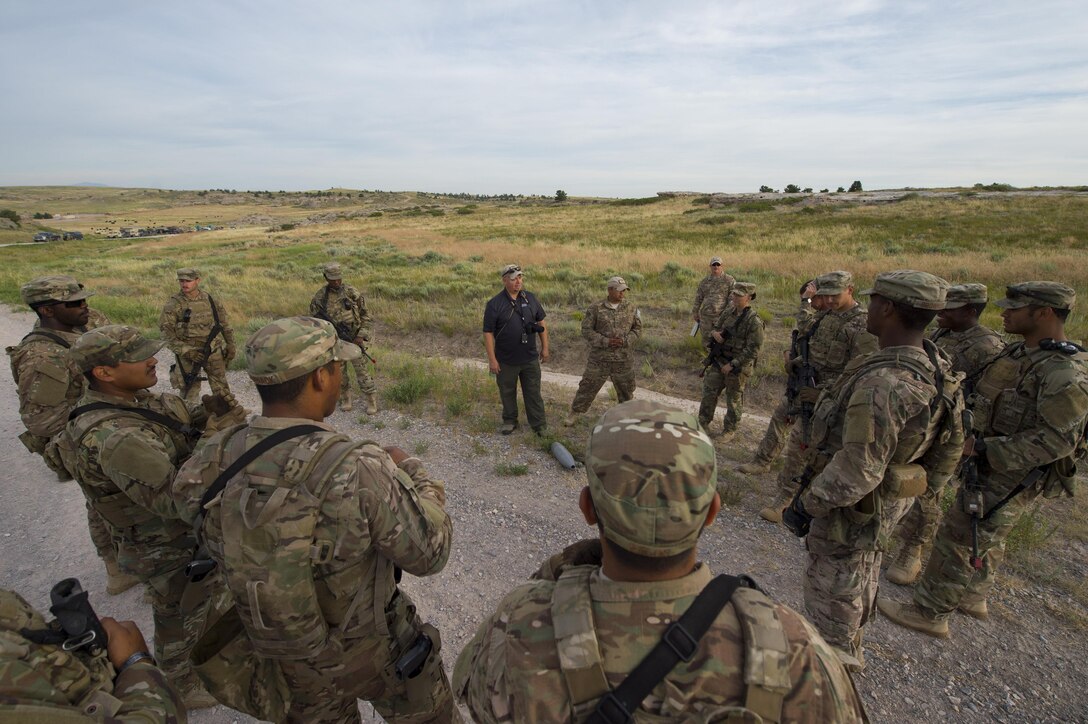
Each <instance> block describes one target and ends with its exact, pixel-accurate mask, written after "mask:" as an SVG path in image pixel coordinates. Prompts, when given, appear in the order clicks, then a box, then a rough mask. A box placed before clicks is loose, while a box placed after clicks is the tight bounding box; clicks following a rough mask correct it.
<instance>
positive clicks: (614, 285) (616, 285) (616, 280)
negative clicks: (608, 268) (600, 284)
mask: <svg viewBox="0 0 1088 724" xmlns="http://www.w3.org/2000/svg"><path fill="white" fill-rule="evenodd" d="M608 288H609V289H619V290H620V291H621V292H622V291H624V290H625V289H630V287H629V286H627V282H625V281H624V280H623V277H612V278H611V279H609V280H608Z"/></svg>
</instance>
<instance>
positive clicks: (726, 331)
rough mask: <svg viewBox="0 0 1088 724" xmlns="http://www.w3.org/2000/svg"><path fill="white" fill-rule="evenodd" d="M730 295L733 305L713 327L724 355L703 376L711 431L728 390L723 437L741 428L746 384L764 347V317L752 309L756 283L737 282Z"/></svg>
mask: <svg viewBox="0 0 1088 724" xmlns="http://www.w3.org/2000/svg"><path fill="white" fill-rule="evenodd" d="M730 296H731V297H732V304H730V305H728V306H727V307H726V308H725V309H723V310H722V313H721V314H720V315H718V318H717V319H716V320H715V321H714V324H713V325H712V327H711V332H710V336H711V338H712V339H713V340H714V341H715V342H718V343H720V344H721V345H722V347H721V356H720V357H719V358H717V359H715V360H713V361H712V362H711V364H710V366H709V367H708V368H707V369H706V372H705V373H704V375H703V399H702V402H701V403H700V404H699V424H700V425H702V426H703V428H704V429H705V430H707V432H709V431H710V423H711V421H712V420H713V419H714V412H715V411H716V410H717V407H718V398H719V397H720V396H721V394H722V392H723V391H724V392H725V417H724V418H723V419H722V432H721V434H722V436H723V437H724V436H730V435H732V434H734V433H735V432H736V431H737V425H739V424H740V418H741V415H742V414H743V413H744V387H745V385H746V384H747V383H748V378H749V377H750V376H751V374H752V371H753V370H754V369H755V367H756V361H757V360H758V359H759V350H760V349H762V347H763V320H762V319H760V318H759V315H758V314H756V313H755V310H753V309H752V300H753V299H755V298H756V285H755V284H752V283H751V282H735V283H734V284H733V291H732V292H731V293H730Z"/></svg>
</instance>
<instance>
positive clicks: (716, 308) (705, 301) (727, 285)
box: [691, 257, 737, 347]
mask: <svg viewBox="0 0 1088 724" xmlns="http://www.w3.org/2000/svg"><path fill="white" fill-rule="evenodd" d="M715 261H716V262H718V263H719V264H721V262H722V260H721V259H720V258H719V257H714V258H713V259H711V260H710V263H711V265H713V264H714V262H715ZM736 281H737V280H736V279H734V278H733V277H731V276H729V275H728V274H726V273H725V272H722V274H721V276H714V274H707V275H706V276H705V277H703V280H702V281H701V282H699V287H698V288H697V289H696V290H695V303H694V304H692V305H691V314H692V316H694V317H697V318H698V321H699V329H700V330H701V332H702V338H703V346H704V347H706V346H707V344H709V343H710V333H711V332H712V331H713V330H712V329H710V326H711V325H712V324H714V322H715V320H717V319H718V317H719V316H721V313H722V312H723V311H724V310H725V308H726V306H728V304H729V294H730V293H731V292H732V291H733V284H735V283H736Z"/></svg>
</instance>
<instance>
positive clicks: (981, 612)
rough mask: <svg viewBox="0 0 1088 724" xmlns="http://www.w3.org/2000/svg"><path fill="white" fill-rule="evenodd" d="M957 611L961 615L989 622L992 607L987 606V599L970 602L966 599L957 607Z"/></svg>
mask: <svg viewBox="0 0 1088 724" xmlns="http://www.w3.org/2000/svg"><path fill="white" fill-rule="evenodd" d="M956 610H957V611H959V612H960V613H965V614H967V615H968V616H970V617H971V618H977V619H978V620H979V621H988V620H989V619H990V607H989V606H987V605H986V599H985V598H976V599H973V600H968V599H966V598H964V599H963V600H962V601H960V604H959V605H958V606H956Z"/></svg>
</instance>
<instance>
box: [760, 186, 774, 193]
mask: <svg viewBox="0 0 1088 724" xmlns="http://www.w3.org/2000/svg"><path fill="white" fill-rule="evenodd" d="M759 193H761V194H773V193H774V189H772V188H771V187H770V186H767V185H766V184H764V185H763V186H760V187H759Z"/></svg>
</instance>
